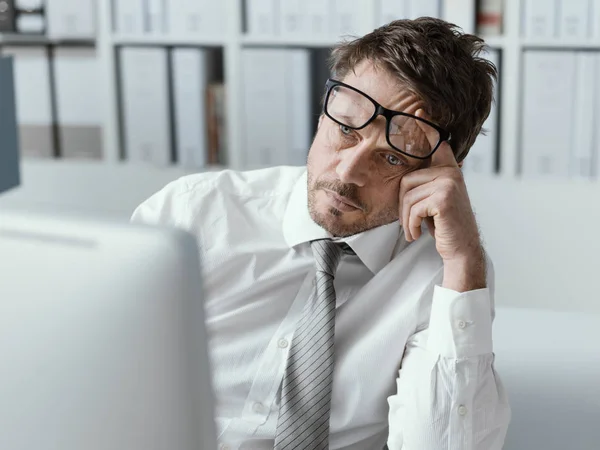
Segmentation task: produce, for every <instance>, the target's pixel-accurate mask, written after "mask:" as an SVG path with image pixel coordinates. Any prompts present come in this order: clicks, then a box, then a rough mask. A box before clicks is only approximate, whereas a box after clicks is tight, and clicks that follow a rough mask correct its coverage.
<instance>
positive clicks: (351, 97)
mask: <svg viewBox="0 0 600 450" xmlns="http://www.w3.org/2000/svg"><path fill="white" fill-rule="evenodd" d="M325 87H326V94H325V103H324V106H323V112H324V113H325V115H326V116H327V117H329V118H330V119H331V120H333V121H334V122H336V123H337V124H339V125H341V126H344V127H348V128H350V129H352V130H360V129H361V128H364V127H366V126H367V125H369V124H370V123H371V122H373V120H375V119H376V118H377V116H383V117H385V120H386V127H385V138H386V140H387V143H388V144H389V145H390V147H392V148H393V149H394V150H397V151H398V152H400V153H402V154H404V155H406V156H410V157H412V158H417V159H427V158H429V157H431V155H433V154H434V153H435V151H436V150H437V149H438V147H439V146H440V144H441V143H442V142H444V141H447V140H448V139H450V133H449V132H447V131H446V130H444V129H443V128H440V127H439V126H437V125H436V124H434V123H432V122H429V121H428V120H425V119H421V118H420V117H417V116H414V115H412V114H408V113H404V112H400V111H392V110H391V109H387V108H384V107H383V106H381V105H380V104H379V103H377V102H376V101H375V100H373V99H372V98H371V97H369V96H368V95H367V94H365V93H364V92H361V91H359V90H358V89H356V88H354V87H352V86H350V85H347V84H345V83H342V82H341V81H337V80H333V79H329V80H327V83H326V84H325Z"/></svg>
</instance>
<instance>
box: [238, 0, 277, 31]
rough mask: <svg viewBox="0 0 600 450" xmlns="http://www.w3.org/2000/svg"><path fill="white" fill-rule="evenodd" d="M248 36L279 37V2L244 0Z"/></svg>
mask: <svg viewBox="0 0 600 450" xmlns="http://www.w3.org/2000/svg"><path fill="white" fill-rule="evenodd" d="M246 7H247V10H246V17H247V25H248V34H250V35H252V36H262V37H272V36H276V35H279V22H280V21H279V2H278V1H277V0H246Z"/></svg>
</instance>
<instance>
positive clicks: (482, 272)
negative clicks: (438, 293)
mask: <svg viewBox="0 0 600 450" xmlns="http://www.w3.org/2000/svg"><path fill="white" fill-rule="evenodd" d="M486 274H487V271H486V260H485V253H484V251H483V249H480V250H478V251H477V252H474V253H473V254H472V255H469V256H464V257H461V258H457V259H454V260H452V261H444V280H443V283H442V286H443V287H445V288H446V289H452V290H453V291H456V292H467V291H474V290H477V289H484V288H486V287H487V277H486Z"/></svg>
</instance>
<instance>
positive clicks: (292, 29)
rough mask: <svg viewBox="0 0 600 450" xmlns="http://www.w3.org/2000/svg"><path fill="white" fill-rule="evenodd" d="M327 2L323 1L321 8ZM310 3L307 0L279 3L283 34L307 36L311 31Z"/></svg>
mask: <svg viewBox="0 0 600 450" xmlns="http://www.w3.org/2000/svg"><path fill="white" fill-rule="evenodd" d="M325 4H326V3H323V2H322V1H321V8H323V7H324V5H325ZM307 7H308V5H307V4H306V1H305V0H285V1H283V2H281V3H280V4H279V8H280V14H279V17H280V25H279V29H280V30H281V35H282V36H300V37H303V38H306V36H310V32H309V27H308V25H309V18H310V17H309V14H308V11H307Z"/></svg>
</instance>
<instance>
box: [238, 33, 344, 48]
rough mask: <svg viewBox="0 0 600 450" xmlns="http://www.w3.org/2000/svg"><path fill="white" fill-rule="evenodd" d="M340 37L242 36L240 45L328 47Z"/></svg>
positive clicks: (334, 43)
mask: <svg viewBox="0 0 600 450" xmlns="http://www.w3.org/2000/svg"><path fill="white" fill-rule="evenodd" d="M340 41H341V39H336V38H335V37H323V38H317V39H315V38H314V37H311V36H298V37H293V36H290V37H286V36H273V37H269V36H265V37H262V36H248V35H245V36H242V45H244V46H257V47H305V48H329V47H333V46H334V45H336V44H337V43H339V42H340Z"/></svg>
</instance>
